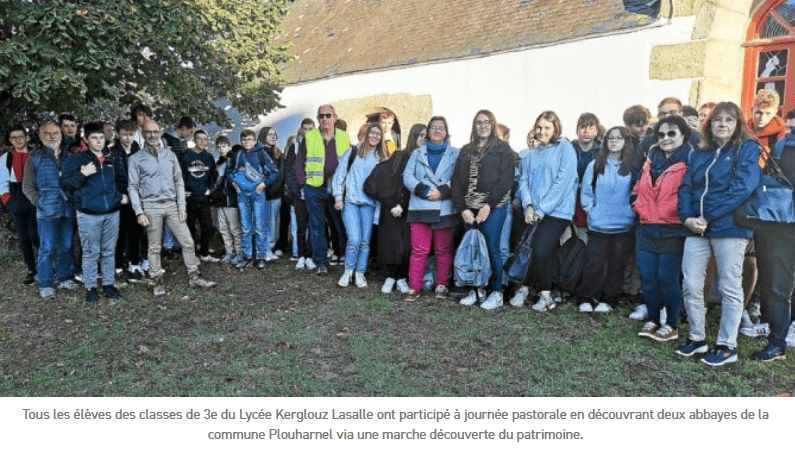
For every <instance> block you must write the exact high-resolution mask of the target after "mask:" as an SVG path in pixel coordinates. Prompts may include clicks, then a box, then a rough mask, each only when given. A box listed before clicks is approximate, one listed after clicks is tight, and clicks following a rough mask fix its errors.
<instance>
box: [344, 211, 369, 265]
mask: <svg viewBox="0 0 795 453" xmlns="http://www.w3.org/2000/svg"><path fill="white" fill-rule="evenodd" d="M374 215H375V206H370V205H366V204H353V203H345V206H344V207H343V208H342V220H343V221H344V222H345V231H346V233H348V244H347V246H346V248H345V270H354V269H355V270H356V272H362V273H364V272H365V271H366V270H367V260H368V258H369V257H370V235H371V233H372V232H373V216H374Z"/></svg>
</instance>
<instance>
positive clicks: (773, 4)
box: [742, 0, 795, 113]
mask: <svg viewBox="0 0 795 453" xmlns="http://www.w3.org/2000/svg"><path fill="white" fill-rule="evenodd" d="M745 46H746V50H745V66H744V68H743V95H742V106H743V110H744V111H746V112H750V111H751V108H752V107H753V101H754V95H755V93H756V92H757V91H758V90H761V89H763V88H764V89H774V90H776V91H778V94H779V96H780V97H781V111H782V113H786V112H788V111H789V110H791V109H792V108H795V0H771V1H769V2H767V3H765V4H763V5H762V6H761V7H760V8H759V9H758V10H757V12H756V14H754V17H753V18H752V19H751V25H750V26H749V28H748V35H747V38H746V44H745Z"/></svg>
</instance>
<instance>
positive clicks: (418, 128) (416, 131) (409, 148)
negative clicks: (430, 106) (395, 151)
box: [403, 123, 428, 156]
mask: <svg viewBox="0 0 795 453" xmlns="http://www.w3.org/2000/svg"><path fill="white" fill-rule="evenodd" d="M427 129H428V128H427V127H425V125H424V124H421V123H417V124H415V125H413V126H411V129H410V130H409V137H408V138H407V139H406V147H405V148H404V149H403V152H405V153H406V155H407V156H411V153H412V152H414V150H415V149H417V148H418V146H417V138H418V137H419V136H420V134H421V133H422V131H426V133H427Z"/></svg>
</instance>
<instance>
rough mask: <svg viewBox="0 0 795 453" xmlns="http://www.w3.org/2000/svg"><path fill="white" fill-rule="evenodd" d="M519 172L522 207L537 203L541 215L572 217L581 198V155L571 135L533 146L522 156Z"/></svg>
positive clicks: (567, 218) (537, 209) (534, 207)
mask: <svg viewBox="0 0 795 453" xmlns="http://www.w3.org/2000/svg"><path fill="white" fill-rule="evenodd" d="M519 175H520V176H519V198H520V200H521V201H522V209H527V207H528V206H533V209H534V210H535V212H536V214H538V215H539V216H541V217H546V216H552V217H556V218H559V219H565V220H571V219H572V217H573V216H574V204H575V201H576V198H577V185H578V183H577V155H576V154H575V152H574V147H572V146H571V143H570V142H569V141H568V140H567V139H565V138H561V139H560V141H559V142H557V143H550V144H548V145H543V146H539V147H537V148H533V149H532V150H530V151H529V152H528V153H526V154H525V156H524V157H523V158H522V165H521V168H520V171H519Z"/></svg>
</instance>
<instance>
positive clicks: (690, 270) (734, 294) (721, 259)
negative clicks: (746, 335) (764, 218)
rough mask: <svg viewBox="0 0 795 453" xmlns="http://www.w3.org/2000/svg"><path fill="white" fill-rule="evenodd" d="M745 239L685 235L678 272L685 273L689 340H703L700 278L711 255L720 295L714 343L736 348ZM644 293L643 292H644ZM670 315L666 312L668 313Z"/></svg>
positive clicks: (705, 314)
mask: <svg viewBox="0 0 795 453" xmlns="http://www.w3.org/2000/svg"><path fill="white" fill-rule="evenodd" d="M747 245H748V239H745V238H708V237H700V236H689V237H688V238H687V239H686V240H685V255H684V260H683V262H682V271H683V273H684V276H685V280H684V285H683V288H682V290H683V291H682V292H683V293H684V299H685V310H687V321H688V323H690V339H691V340H695V341H701V340H706V338H707V333H706V317H707V307H706V305H705V304H704V279H705V278H706V276H707V265H708V264H709V258H710V257H711V256H712V255H713V254H714V255H715V264H717V274H718V290H719V291H720V294H721V316H720V326H719V327H718V338H717V341H716V344H718V345H723V346H728V347H730V348H736V347H737V330H738V329H739V328H740V319H741V318H742V315H743V301H744V299H745V296H744V294H743V287H742V282H743V261H744V260H745V247H746V246H747ZM644 293H645V291H644ZM669 316H670V315H669Z"/></svg>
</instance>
